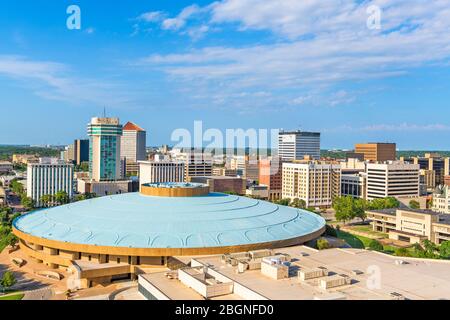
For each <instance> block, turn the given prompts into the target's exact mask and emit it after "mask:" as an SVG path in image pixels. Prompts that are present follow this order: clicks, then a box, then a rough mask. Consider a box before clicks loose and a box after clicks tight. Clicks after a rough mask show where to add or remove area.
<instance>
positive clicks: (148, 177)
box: [139, 161, 185, 185]
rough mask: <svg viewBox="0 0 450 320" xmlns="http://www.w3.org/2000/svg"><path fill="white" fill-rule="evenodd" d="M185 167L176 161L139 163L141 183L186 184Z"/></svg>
mask: <svg viewBox="0 0 450 320" xmlns="http://www.w3.org/2000/svg"><path fill="white" fill-rule="evenodd" d="M184 175H185V167H184V163H183V162H176V161H139V183H140V185H143V184H146V183H162V182H184V180H185V176H184Z"/></svg>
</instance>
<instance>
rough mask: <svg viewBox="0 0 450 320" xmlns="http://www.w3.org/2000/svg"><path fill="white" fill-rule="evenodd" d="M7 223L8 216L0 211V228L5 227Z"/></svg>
mask: <svg viewBox="0 0 450 320" xmlns="http://www.w3.org/2000/svg"><path fill="white" fill-rule="evenodd" d="M8 222H9V219H8V214H7V213H6V211H0V224H1V225H2V226H4V225H7V224H8Z"/></svg>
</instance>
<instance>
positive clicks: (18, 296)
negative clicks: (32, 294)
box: [0, 293, 24, 300]
mask: <svg viewBox="0 0 450 320" xmlns="http://www.w3.org/2000/svg"><path fill="white" fill-rule="evenodd" d="M23 297H24V294H23V293H16V294H10V295H7V296H0V300H22V299H23Z"/></svg>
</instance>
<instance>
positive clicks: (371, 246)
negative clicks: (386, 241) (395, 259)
mask: <svg viewBox="0 0 450 320" xmlns="http://www.w3.org/2000/svg"><path fill="white" fill-rule="evenodd" d="M369 249H370V250H373V251H383V250H384V247H383V245H382V244H381V243H380V242H379V241H377V240H372V241H370V243H369Z"/></svg>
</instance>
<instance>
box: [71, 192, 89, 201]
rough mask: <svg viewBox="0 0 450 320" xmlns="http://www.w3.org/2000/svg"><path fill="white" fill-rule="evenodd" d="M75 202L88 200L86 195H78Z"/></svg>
mask: <svg viewBox="0 0 450 320" xmlns="http://www.w3.org/2000/svg"><path fill="white" fill-rule="evenodd" d="M74 200H75V201H84V200H86V195H85V194H77V195H76V196H75V197H74Z"/></svg>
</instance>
